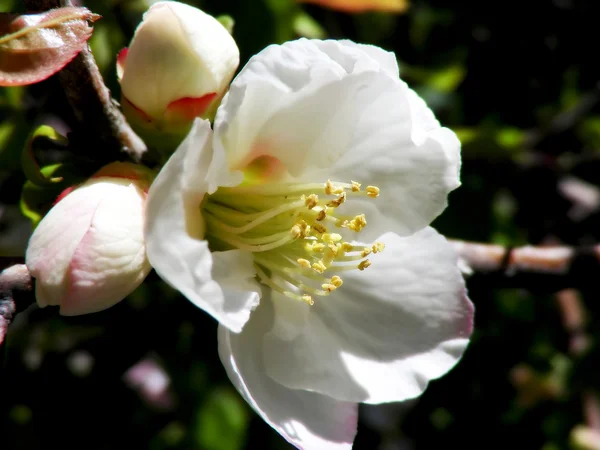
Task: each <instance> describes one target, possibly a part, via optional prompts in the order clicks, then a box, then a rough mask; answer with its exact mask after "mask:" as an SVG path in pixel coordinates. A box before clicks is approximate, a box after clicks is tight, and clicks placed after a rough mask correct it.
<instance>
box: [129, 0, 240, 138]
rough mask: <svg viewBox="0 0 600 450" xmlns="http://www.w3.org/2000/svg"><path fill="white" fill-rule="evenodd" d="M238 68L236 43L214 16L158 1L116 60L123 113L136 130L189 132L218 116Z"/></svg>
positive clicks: (181, 4)
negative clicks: (203, 120)
mask: <svg viewBox="0 0 600 450" xmlns="http://www.w3.org/2000/svg"><path fill="white" fill-rule="evenodd" d="M238 64H239V50H238V48H237V45H236V43H235V41H234V40H233V38H232V37H231V35H230V34H229V33H228V31H227V30H226V29H225V28H224V27H223V25H221V24H220V23H219V22H218V21H217V20H216V19H215V18H214V17H212V16H209V15H208V14H206V13H204V12H202V11H201V10H199V9H197V8H194V7H192V6H189V5H186V4H183V3H179V2H171V1H168V2H158V3H155V4H153V5H152V6H151V7H150V9H149V10H148V11H147V12H146V13H145V14H144V18H143V21H142V23H141V24H140V25H139V26H138V27H137V29H136V31H135V34H134V36H133V40H132V41H131V44H130V46H129V48H128V49H125V50H123V51H121V53H120V54H119V57H118V65H119V68H118V71H119V74H122V77H121V89H122V97H123V98H122V103H123V110H124V112H125V114H126V115H127V118H128V119H129V120H130V122H132V125H134V126H135V127H136V128H139V127H140V126H142V127H143V126H145V127H146V128H150V129H152V130H158V131H161V132H167V133H172V132H173V130H174V129H175V130H176V129H178V128H181V129H184V132H187V130H188V129H189V127H190V126H191V123H192V121H193V119H194V118H195V117H207V116H210V115H211V112H214V110H215V109H216V106H217V105H218V103H219V100H220V99H221V97H222V96H223V95H224V93H225V91H226V90H227V86H228V85H229V82H230V81H231V79H232V78H233V74H234V72H235V70H236V69H237V67H238ZM142 134H143V133H142Z"/></svg>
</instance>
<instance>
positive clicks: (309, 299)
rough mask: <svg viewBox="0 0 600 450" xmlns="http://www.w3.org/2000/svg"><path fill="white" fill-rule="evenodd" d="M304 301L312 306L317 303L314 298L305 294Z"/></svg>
mask: <svg viewBox="0 0 600 450" xmlns="http://www.w3.org/2000/svg"><path fill="white" fill-rule="evenodd" d="M301 298H302V301H303V302H306V303H308V304H309V305H310V306H312V305H314V304H315V302H314V301H313V299H312V297H311V296H310V295H306V294H304V295H303V296H302V297H301Z"/></svg>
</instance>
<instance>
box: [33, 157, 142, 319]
mask: <svg viewBox="0 0 600 450" xmlns="http://www.w3.org/2000/svg"><path fill="white" fill-rule="evenodd" d="M151 179H152V177H151V175H150V173H149V171H148V170H147V169H145V168H144V167H142V166H136V165H134V164H128V163H112V164H109V165H108V166H105V167H104V168H102V169H101V170H100V171H99V172H97V173H96V174H95V175H94V176H92V177H91V178H90V179H89V180H87V181H86V182H85V183H83V184H82V185H80V186H78V187H77V188H76V189H74V190H72V191H71V190H68V191H67V192H65V194H66V195H62V196H61V198H59V201H58V203H56V204H55V205H54V206H53V207H52V209H51V210H50V211H49V212H48V214H46V216H44V218H43V219H42V221H41V222H40V223H39V225H38V226H37V228H36V229H35V231H34V232H33V235H32V236H31V239H30V240H29V244H28V246H27V253H26V255H25V264H26V265H27V268H28V269H29V271H30V273H31V275H32V276H33V277H34V278H35V279H36V281H35V294H36V299H37V303H38V305H39V306H40V307H42V308H43V307H45V306H47V305H58V306H60V313H61V314H63V315H66V316H74V315H79V314H87V313H92V312H97V311H101V310H103V309H106V308H109V307H111V306H113V305H114V304H116V303H118V302H119V301H121V300H123V298H125V297H126V296H127V295H128V294H130V293H131V292H132V291H133V290H134V289H135V288H137V287H138V286H139V285H140V284H141V282H142V281H144V278H146V275H148V272H150V264H149V263H148V260H147V259H146V250H145V244H144V209H145V200H146V192H147V190H148V187H149V186H150V182H151Z"/></svg>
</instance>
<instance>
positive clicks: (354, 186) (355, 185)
mask: <svg viewBox="0 0 600 450" xmlns="http://www.w3.org/2000/svg"><path fill="white" fill-rule="evenodd" d="M359 191H360V183H357V182H356V181H352V192H359Z"/></svg>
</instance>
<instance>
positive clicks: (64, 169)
mask: <svg viewBox="0 0 600 450" xmlns="http://www.w3.org/2000/svg"><path fill="white" fill-rule="evenodd" d="M40 172H41V176H42V177H44V178H46V179H48V178H50V179H60V180H61V181H59V182H55V183H51V184H49V185H46V186H40V185H37V184H35V183H33V182H32V181H26V182H25V185H24V186H23V191H22V193H21V201H20V203H19V206H20V207H21V213H23V215H24V216H25V217H27V218H28V219H30V220H31V223H32V225H33V228H35V227H37V225H38V224H39V223H40V221H41V220H42V218H43V217H44V215H45V214H46V213H47V212H48V210H49V209H50V208H51V207H52V204H53V203H54V202H55V201H56V198H57V197H58V196H59V195H60V193H61V192H63V191H64V190H65V189H67V188H68V187H70V186H73V185H76V184H78V183H80V182H81V181H83V177H81V176H80V175H77V174H76V173H75V171H74V168H73V166H71V165H67V164H53V165H50V166H45V167H42V168H41V170H40Z"/></svg>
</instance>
